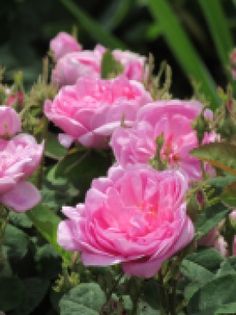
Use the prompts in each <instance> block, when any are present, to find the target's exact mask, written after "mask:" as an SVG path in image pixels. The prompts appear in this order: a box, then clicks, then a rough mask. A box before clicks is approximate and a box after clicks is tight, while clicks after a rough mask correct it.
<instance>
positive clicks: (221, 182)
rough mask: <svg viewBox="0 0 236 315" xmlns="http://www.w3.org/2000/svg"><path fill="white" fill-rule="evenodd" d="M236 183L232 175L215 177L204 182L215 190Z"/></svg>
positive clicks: (235, 178)
mask: <svg viewBox="0 0 236 315" xmlns="http://www.w3.org/2000/svg"><path fill="white" fill-rule="evenodd" d="M235 181H236V177H235V176H232V175H226V176H216V177H212V178H209V179H207V180H206V183H207V184H209V185H212V186H214V187H217V188H222V187H225V186H227V185H229V184H231V183H232V182H235Z"/></svg>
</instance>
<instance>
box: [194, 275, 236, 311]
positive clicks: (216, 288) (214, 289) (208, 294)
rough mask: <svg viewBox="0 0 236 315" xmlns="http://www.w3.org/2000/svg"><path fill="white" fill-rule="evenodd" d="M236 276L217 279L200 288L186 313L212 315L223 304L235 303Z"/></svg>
mask: <svg viewBox="0 0 236 315" xmlns="http://www.w3.org/2000/svg"><path fill="white" fill-rule="evenodd" d="M235 288H236V275H227V276H224V277H219V278H216V279H214V280H212V281H211V282H209V283H207V284H206V285H204V286H203V287H202V288H200V289H199V290H198V291H197V292H196V293H195V294H194V295H193V297H192V298H191V299H190V301H189V304H188V313H189V314H191V315H209V314H214V312H215V311H217V310H218V309H219V308H220V307H222V306H223V305H225V304H229V303H235V302H236V294H235Z"/></svg>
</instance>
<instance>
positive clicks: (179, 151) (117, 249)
mask: <svg viewBox="0 0 236 315" xmlns="http://www.w3.org/2000/svg"><path fill="white" fill-rule="evenodd" d="M56 40H57V41H63V38H62V37H56V39H54V40H53V41H52V42H53V43H54V45H51V49H52V50H54V54H55V55H56V56H60V57H59V59H58V58H57V59H58V60H57V64H56V67H55V69H54V70H53V75H52V80H53V81H54V82H56V83H57V84H58V85H59V86H61V89H60V90H59V92H58V94H57V96H56V97H55V99H54V100H53V101H46V103H45V106H44V112H45V115H46V116H47V117H48V119H49V120H51V121H52V122H53V123H54V124H55V125H56V126H58V127H59V128H60V129H62V130H63V132H64V133H63V134H59V140H60V142H61V143H62V144H63V145H64V146H66V147H69V146H70V145H71V143H72V142H74V141H77V142H79V143H80V144H82V145H83V146H85V147H92V148H101V147H105V146H107V145H108V141H109V138H110V147H111V148H112V150H113V152H114V155H115V158H116V163H115V164H114V165H113V166H112V167H111V168H110V170H109V171H108V174H107V176H106V177H102V178H98V179H96V180H94V181H93V182H92V185H91V188H90V189H89V190H88V192H87V195H86V198H85V202H84V203H83V204H78V205H77V206H76V207H75V208H74V207H67V206H66V207H63V210H62V211H63V213H64V214H65V215H66V217H67V219H66V220H65V221H62V222H61V223H60V224H59V228H58V242H59V244H60V245H61V246H63V247H64V248H66V249H67V250H72V251H79V252H80V253H81V259H82V262H83V263H84V265H88V266H89V265H90V266H98V265H99V266H107V265H112V264H117V263H121V264H122V266H123V269H124V271H125V272H126V273H128V274H131V275H137V276H143V277H151V276H153V275H154V274H155V273H156V272H157V271H158V270H159V268H160V267H161V265H162V263H163V262H164V261H165V260H167V259H168V258H170V257H171V256H173V255H175V254H176V253H177V252H178V251H179V250H181V249H182V248H184V247H185V246H186V245H187V244H189V243H190V242H191V241H192V239H193V237H194V226H193V223H192V221H191V219H190V218H189V216H188V215H187V202H186V198H185V194H186V192H187V190H188V188H189V185H190V184H191V182H192V181H195V180H198V179H200V178H201V177H202V167H201V164H200V162H199V161H198V160H197V159H196V158H194V157H192V156H191V154H190V151H191V150H192V149H194V148H196V147H198V145H199V140H198V136H197V132H196V130H194V128H193V123H194V121H195V120H196V119H197V117H198V116H199V115H200V114H201V113H202V110H203V106H202V105H201V104H200V103H199V102H196V101H181V100H171V101H162V100H158V101H154V100H153V99H152V97H151V95H150V94H149V92H148V91H147V90H146V89H145V87H144V85H143V82H142V78H143V74H144V66H143V64H144V58H142V57H140V56H138V55H136V54H133V53H131V52H121V51H118V50H114V51H113V52H112V54H113V56H114V57H115V58H116V59H117V60H119V61H120V62H121V64H122V65H123V67H124V71H123V73H122V74H121V75H119V76H118V77H116V78H113V79H106V80H104V79H101V59H102V55H103V54H104V51H105V49H104V48H103V47H101V46H100V45H98V46H96V47H95V49H94V50H93V51H85V50H80V49H78V46H77V48H76V45H74V46H73V47H72V46H71V45H68V49H67V48H66V45H67V42H66V41H65V44H64V50H63V52H61V51H57V50H56V48H55V47H60V45H62V44H60V45H59V44H58V45H55V41H56ZM53 46H54V47H53ZM70 47H72V49H71V52H69V50H70ZM75 50H76V51H75ZM64 51H65V53H64ZM69 64H70V66H68V65H69ZM72 65H73V66H72ZM91 76H93V78H91ZM138 81H140V82H138ZM205 116H206V117H207V119H211V118H212V113H211V112H210V111H209V112H206V113H205ZM215 138H216V136H215V134H212V133H205V134H204V137H203V142H204V143H208V142H211V141H214V140H215ZM158 139H159V140H160V141H158ZM158 161H159V162H161V163H162V166H163V165H164V166H165V167H164V168H166V170H162V169H163V167H162V168H161V167H159V166H160V165H159V164H158ZM154 162H155V163H154ZM206 171H208V168H206ZM211 171H212V170H211V169H210V168H209V172H211Z"/></svg>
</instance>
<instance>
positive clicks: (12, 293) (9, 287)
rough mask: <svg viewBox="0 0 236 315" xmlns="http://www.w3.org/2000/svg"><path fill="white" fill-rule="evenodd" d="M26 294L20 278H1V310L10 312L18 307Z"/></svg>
mask: <svg viewBox="0 0 236 315" xmlns="http://www.w3.org/2000/svg"><path fill="white" fill-rule="evenodd" d="M25 294H26V292H25V288H24V285H23V283H22V282H21V281H20V280H19V279H18V278H16V277H15V278H8V277H1V278H0V310H2V311H5V312H8V311H11V310H13V309H16V308H17V307H18V306H19V305H20V304H21V303H22V301H23V299H24V296H25Z"/></svg>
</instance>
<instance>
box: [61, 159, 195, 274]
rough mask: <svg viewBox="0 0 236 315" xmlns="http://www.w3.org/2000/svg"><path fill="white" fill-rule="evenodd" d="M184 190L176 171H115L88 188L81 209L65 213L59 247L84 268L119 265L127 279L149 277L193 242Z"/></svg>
mask: <svg viewBox="0 0 236 315" xmlns="http://www.w3.org/2000/svg"><path fill="white" fill-rule="evenodd" d="M186 189H187V181H186V179H185V177H184V176H183V175H182V174H181V173H180V172H178V171H163V172H158V171H156V170H154V169H152V168H151V167H148V166H145V165H143V166H138V165H136V166H134V167H133V168H130V169H128V170H124V169H122V168H121V167H113V168H111V169H110V171H109V173H108V177H105V178H99V179H96V180H94V181H93V182H92V186H91V188H90V190H89V191H88V192H87V195H86V198H85V203H84V204H78V205H77V206H76V207H75V208H73V207H63V210H62V211H63V213H64V214H65V215H66V216H67V218H68V219H66V220H65V221H62V222H61V223H60V224H59V227H58V242H59V244H60V245H61V246H63V247H64V248H65V249H67V250H71V251H79V252H80V253H81V259H82V262H83V264H84V265H86V266H108V265H113V264H117V263H121V264H122V267H123V270H124V272H126V273H127V274H130V275H135V276H141V277H152V276H154V274H155V273H156V272H157V271H158V270H159V268H160V267H161V265H162V263H163V262H164V261H165V260H167V259H168V258H170V257H171V256H173V255H174V254H175V253H177V252H178V251H179V250H181V249H182V248H183V247H185V246H186V245H187V244H189V243H190V242H191V240H192V239H193V235H194V227H193V224H192V222H191V220H190V219H189V217H188V216H187V214H186V203H185V200H184V195H185V193H186Z"/></svg>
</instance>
